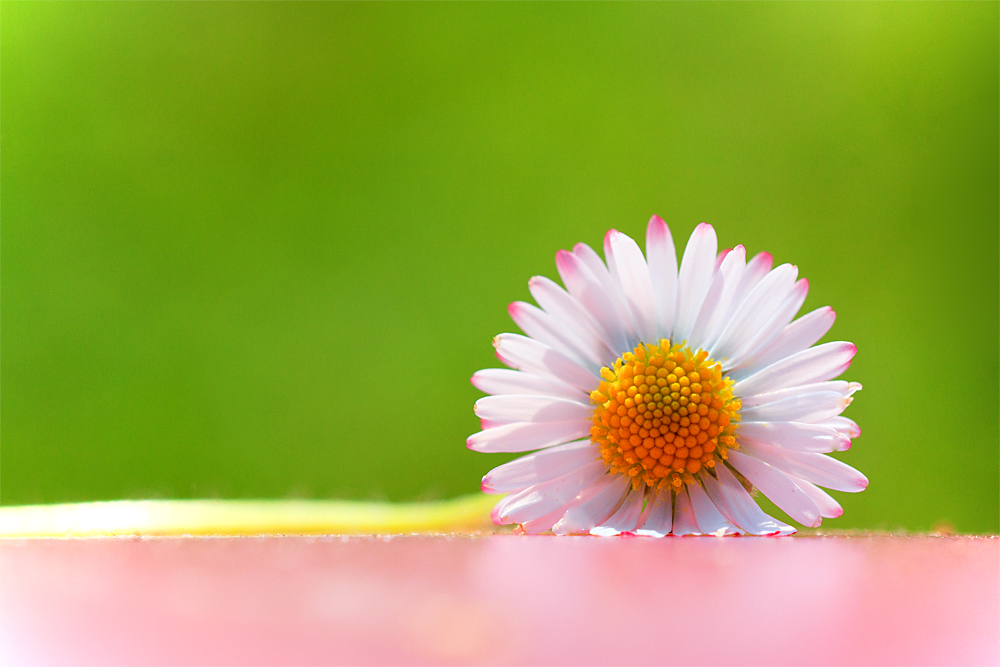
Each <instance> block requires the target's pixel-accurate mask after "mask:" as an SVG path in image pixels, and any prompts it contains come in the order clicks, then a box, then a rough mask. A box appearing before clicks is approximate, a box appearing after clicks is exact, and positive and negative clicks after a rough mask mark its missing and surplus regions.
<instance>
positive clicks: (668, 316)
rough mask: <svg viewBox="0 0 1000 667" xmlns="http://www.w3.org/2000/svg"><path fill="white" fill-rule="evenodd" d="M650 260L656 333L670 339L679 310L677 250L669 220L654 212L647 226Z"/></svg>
mask: <svg viewBox="0 0 1000 667" xmlns="http://www.w3.org/2000/svg"><path fill="white" fill-rule="evenodd" d="M646 261H647V262H648V263H649V277H650V280H651V281H652V283H653V295H654V298H655V299H656V323H657V328H656V333H657V337H658V338H669V337H670V332H671V331H672V329H673V326H674V319H675V318H676V313H677V252H676V251H675V250H674V239H673V237H672V236H671V235H670V229H669V228H668V227H667V223H665V222H664V221H663V220H661V219H660V217H659V216H656V215H654V216H653V217H652V218H650V220H649V225H648V226H647V227H646Z"/></svg>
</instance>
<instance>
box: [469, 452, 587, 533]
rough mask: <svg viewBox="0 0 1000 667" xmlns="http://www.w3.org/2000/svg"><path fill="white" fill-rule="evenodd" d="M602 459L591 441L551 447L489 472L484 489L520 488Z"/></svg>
mask: <svg viewBox="0 0 1000 667" xmlns="http://www.w3.org/2000/svg"><path fill="white" fill-rule="evenodd" d="M599 458H601V452H600V450H599V449H598V448H597V447H595V446H594V443H592V442H590V440H579V441H577V442H571V443H568V444H565V445H560V446H558V447H550V448H549V449H543V450H542V451H540V452H535V453H534V454H528V455H527V456H522V457H521V458H518V459H514V460H513V461H510V462H509V463H504V464H503V465H501V466H497V467H496V468H494V469H493V470H491V471H489V473H487V474H486V476H485V477H483V482H482V490H483V492H484V493H511V492H513V491H520V490H522V489H525V488H527V487H529V486H532V485H535V484H541V483H542V482H547V481H549V480H550V479H555V478H557V477H562V476H563V475H568V474H569V473H571V472H573V471H574V470H576V469H577V468H580V467H582V466H584V465H586V464H588V463H591V462H592V461H596V460H597V459H599ZM553 523H554V522H553ZM550 527H551V526H550ZM546 530H548V529H546Z"/></svg>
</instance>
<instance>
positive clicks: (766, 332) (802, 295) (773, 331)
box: [728, 278, 809, 366]
mask: <svg viewBox="0 0 1000 667" xmlns="http://www.w3.org/2000/svg"><path fill="white" fill-rule="evenodd" d="M808 294H809V281H808V280H806V279H805V278H803V279H802V280H799V281H798V282H797V283H795V285H793V286H792V290H791V291H790V292H789V293H788V295H787V296H786V297H785V299H784V300H783V301H782V302H781V303H780V304H779V305H778V308H777V309H776V310H775V311H774V314H773V315H771V317H770V319H768V320H767V321H766V322H764V323H763V324H762V325H761V326H760V328H759V329H758V330H757V333H756V334H754V335H753V336H751V337H750V338H749V339H748V340H747V341H746V342H745V343H743V345H741V346H740V347H739V349H737V350H736V351H735V352H733V354H732V357H731V358H730V359H729V361H728V364H729V365H730V366H738V365H739V364H740V363H742V362H743V360H744V359H747V358H749V357H752V356H753V355H754V354H756V353H757V352H758V351H759V350H762V349H764V348H765V347H767V346H768V344H770V342H771V341H772V340H774V339H775V338H776V337H777V336H778V335H779V334H780V333H781V331H782V330H783V329H784V328H785V327H786V326H788V323H789V322H791V321H792V318H793V317H795V314H796V313H798V312H799V309H800V308H802V304H803V303H804V302H805V300H806V295H808Z"/></svg>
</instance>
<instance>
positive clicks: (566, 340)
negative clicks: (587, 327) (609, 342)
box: [507, 301, 604, 371]
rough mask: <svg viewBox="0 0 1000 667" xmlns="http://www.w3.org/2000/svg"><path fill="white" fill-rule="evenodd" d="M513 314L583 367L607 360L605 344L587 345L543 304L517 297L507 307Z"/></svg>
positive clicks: (532, 333)
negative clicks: (540, 306)
mask: <svg viewBox="0 0 1000 667" xmlns="http://www.w3.org/2000/svg"><path fill="white" fill-rule="evenodd" d="M507 312H508V313H509V314H510V318H511V319H512V320H514V322H515V323H516V324H517V326H519V327H520V328H521V331H523V332H524V333H526V334H527V335H528V336H530V337H531V338H534V339H535V340H537V341H539V342H541V343H544V344H545V345H547V346H549V347H550V348H552V349H553V350H558V351H559V352H561V353H563V354H564V355H566V356H567V357H569V358H570V359H572V360H573V361H575V362H577V363H578V364H579V365H580V366H582V367H583V368H586V369H588V370H590V371H598V370H600V368H601V366H602V365H603V364H604V358H603V355H602V348H600V347H596V346H588V345H587V344H586V343H583V342H581V341H580V340H579V339H578V338H577V337H576V336H575V335H573V333H572V330H571V328H569V327H567V326H566V325H564V324H563V323H562V322H560V321H559V320H557V319H556V318H554V317H552V316H551V315H549V314H548V313H546V312H545V311H544V310H542V309H541V308H538V307H537V306H533V305H531V304H530V303H525V302H524V301H515V302H514V303H512V304H510V306H508V308H507Z"/></svg>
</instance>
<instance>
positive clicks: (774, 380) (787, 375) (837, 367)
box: [733, 342, 858, 396]
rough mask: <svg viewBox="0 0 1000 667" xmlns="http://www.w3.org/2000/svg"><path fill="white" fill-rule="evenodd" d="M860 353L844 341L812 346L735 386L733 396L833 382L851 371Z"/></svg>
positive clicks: (851, 344)
mask: <svg viewBox="0 0 1000 667" xmlns="http://www.w3.org/2000/svg"><path fill="white" fill-rule="evenodd" d="M857 352H858V348H857V347H855V345H854V344H853V343H844V342H835V343H824V344H823V345H817V346H816V347H811V348H809V349H808V350H803V351H801V352H798V353H796V354H793V355H792V356H790V357H786V358H784V359H782V360H781V361H777V362H775V363H773V364H771V365H770V366H768V367H767V368H764V369H761V370H759V371H757V372H756V373H754V374H753V375H751V376H750V377H748V378H746V379H744V380H740V381H739V382H737V383H736V385H735V386H734V387H733V394H735V395H736V396H752V395H754V394H762V393H764V392H768V391H777V390H778V389H784V388H785V387H791V386H793V385H797V384H810V383H812V382H822V381H824V380H832V379H833V378H835V377H837V376H838V375H840V374H841V373H843V372H844V371H845V370H847V367H848V366H850V365H851V359H852V358H854V355H855V354H857Z"/></svg>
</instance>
